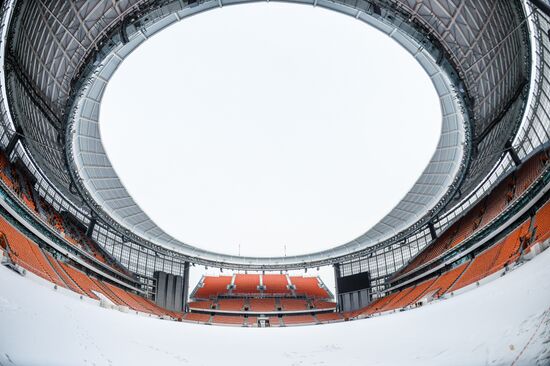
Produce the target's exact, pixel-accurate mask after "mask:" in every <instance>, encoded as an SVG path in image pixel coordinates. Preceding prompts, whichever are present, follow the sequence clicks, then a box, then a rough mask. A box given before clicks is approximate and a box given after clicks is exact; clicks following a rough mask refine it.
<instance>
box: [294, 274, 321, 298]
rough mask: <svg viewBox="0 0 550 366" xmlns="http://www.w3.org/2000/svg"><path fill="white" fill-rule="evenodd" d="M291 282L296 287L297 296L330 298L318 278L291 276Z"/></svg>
mask: <svg viewBox="0 0 550 366" xmlns="http://www.w3.org/2000/svg"><path fill="white" fill-rule="evenodd" d="M290 282H291V283H292V285H293V286H294V287H295V290H294V292H295V293H296V295H297V296H306V297H309V298H317V299H328V298H330V295H329V293H328V292H327V290H325V289H324V288H322V287H321V286H320V284H319V280H318V279H317V277H298V276H290Z"/></svg>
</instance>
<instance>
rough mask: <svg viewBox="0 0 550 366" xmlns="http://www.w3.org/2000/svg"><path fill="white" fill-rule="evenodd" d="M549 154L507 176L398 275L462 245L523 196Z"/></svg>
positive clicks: (539, 154)
mask: <svg viewBox="0 0 550 366" xmlns="http://www.w3.org/2000/svg"><path fill="white" fill-rule="evenodd" d="M547 154H548V150H543V151H541V152H539V153H537V154H535V155H534V156H532V157H531V158H530V159H528V160H527V161H525V162H524V163H523V164H522V165H521V166H520V167H518V169H517V170H516V171H515V172H512V173H511V174H510V175H509V176H507V177H506V178H504V179H503V180H502V181H501V182H500V183H499V184H498V185H497V186H496V187H495V188H494V189H493V190H492V191H491V192H490V194H489V195H488V196H487V197H485V198H484V199H483V200H482V201H480V202H479V203H478V204H476V205H475V206H474V207H473V208H472V209H471V210H469V211H468V212H467V213H466V214H465V215H464V216H463V217H462V218H460V219H459V220H458V221H456V222H455V223H454V224H452V225H451V226H450V227H449V228H448V229H446V230H445V231H444V232H443V233H442V234H441V235H440V237H439V238H437V239H436V240H435V241H434V242H433V243H432V244H431V245H430V246H429V247H428V248H426V249H425V250H423V251H422V252H421V253H419V254H418V255H417V256H416V257H415V258H413V259H412V261H411V262H410V263H409V264H408V265H407V266H405V267H404V268H403V269H402V270H400V271H399V272H398V274H397V275H403V274H405V273H408V272H411V271H413V270H415V269H417V268H419V267H421V266H422V265H424V264H426V263H428V262H430V261H431V260H433V259H435V258H438V257H440V256H441V255H443V254H444V253H446V252H448V251H449V250H450V249H453V248H455V247H458V246H459V245H460V244H462V243H463V242H464V241H465V240H466V239H468V237H469V236H471V235H472V234H473V233H475V232H476V231H478V230H480V229H482V228H484V227H485V226H486V225H487V224H489V223H490V222H491V221H492V220H493V219H494V218H496V217H497V216H498V215H499V214H500V213H502V211H503V210H504V209H505V208H506V207H507V206H508V205H509V204H510V203H511V202H512V201H513V200H514V199H517V198H519V197H520V196H521V194H522V193H523V192H525V190H526V189H527V188H528V187H529V186H530V185H531V184H532V183H533V182H534V181H535V180H536V178H537V177H538V176H539V175H540V174H541V173H542V171H543V170H544V168H545V167H546V166H547V164H548V155H547Z"/></svg>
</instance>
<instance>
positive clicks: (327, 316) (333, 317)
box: [315, 313, 344, 323]
mask: <svg viewBox="0 0 550 366" xmlns="http://www.w3.org/2000/svg"><path fill="white" fill-rule="evenodd" d="M315 317H316V318H317V320H319V321H320V322H323V323H324V322H332V321H337V320H344V316H343V315H342V314H340V313H319V314H315Z"/></svg>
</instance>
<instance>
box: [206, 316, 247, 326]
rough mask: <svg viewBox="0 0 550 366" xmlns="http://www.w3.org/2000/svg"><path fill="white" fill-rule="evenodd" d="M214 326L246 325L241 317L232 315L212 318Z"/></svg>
mask: <svg viewBox="0 0 550 366" xmlns="http://www.w3.org/2000/svg"><path fill="white" fill-rule="evenodd" d="M212 323H213V324H234V325H244V324H245V319H244V317H241V316H230V315H214V316H213V317H212Z"/></svg>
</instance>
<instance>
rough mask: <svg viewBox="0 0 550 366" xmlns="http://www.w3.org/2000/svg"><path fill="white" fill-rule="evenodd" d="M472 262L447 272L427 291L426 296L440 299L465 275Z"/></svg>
mask: <svg viewBox="0 0 550 366" xmlns="http://www.w3.org/2000/svg"><path fill="white" fill-rule="evenodd" d="M469 264H470V262H466V263H463V264H461V265H460V266H457V267H455V268H453V269H451V270H450V271H447V272H445V273H443V274H442V275H440V276H439V277H437V279H436V280H435V281H434V282H433V283H432V284H431V286H430V287H429V288H428V289H427V290H426V292H425V293H426V294H431V296H433V297H434V298H439V297H440V296H441V295H443V294H444V293H445V292H447V290H448V289H449V288H450V287H451V286H452V285H453V284H454V283H455V282H456V280H457V279H458V278H459V277H460V276H461V275H462V273H464V271H465V270H466V268H467V267H468V265H469Z"/></svg>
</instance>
